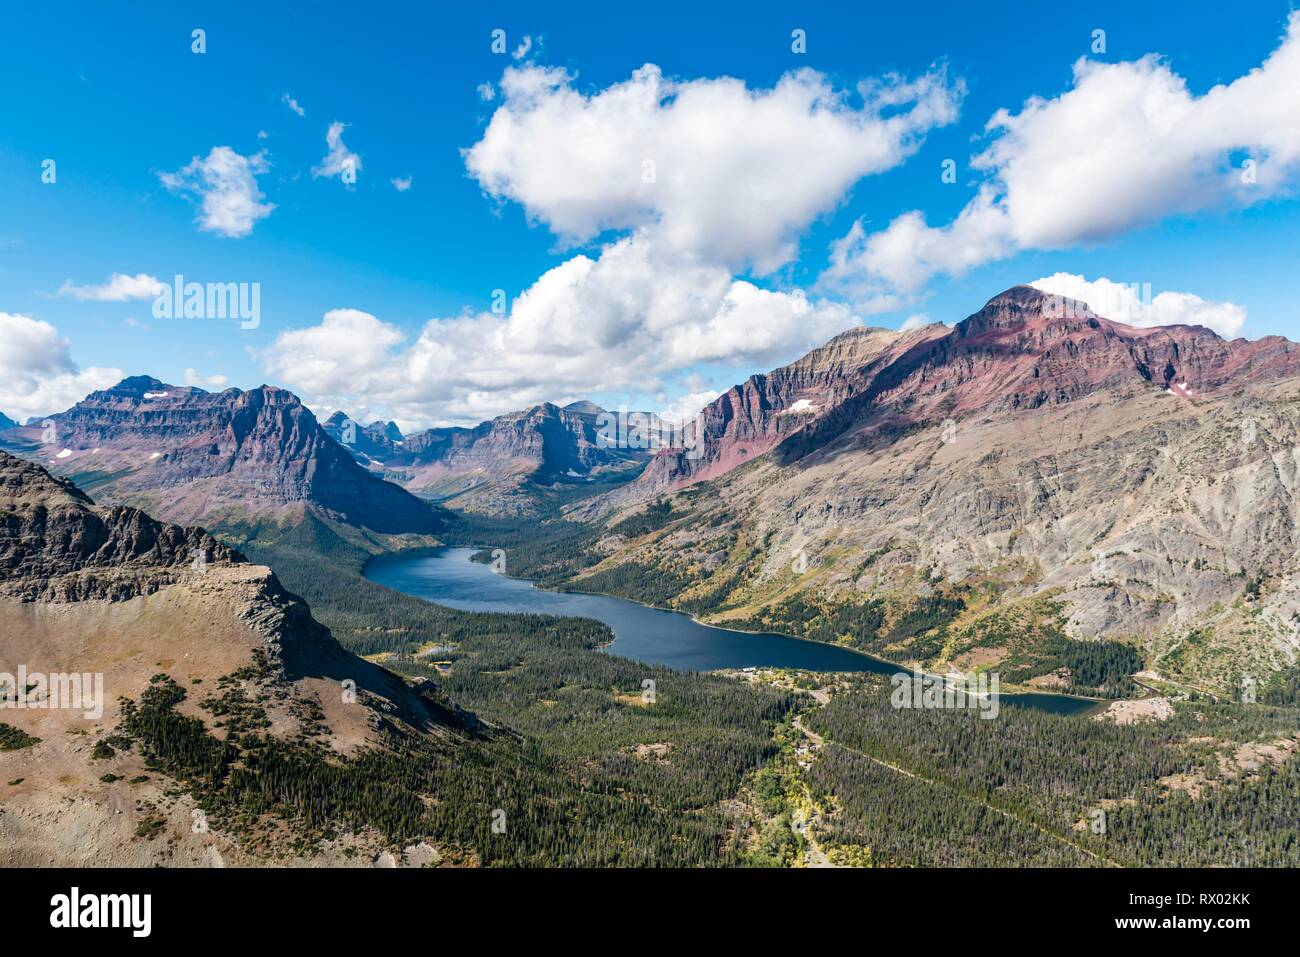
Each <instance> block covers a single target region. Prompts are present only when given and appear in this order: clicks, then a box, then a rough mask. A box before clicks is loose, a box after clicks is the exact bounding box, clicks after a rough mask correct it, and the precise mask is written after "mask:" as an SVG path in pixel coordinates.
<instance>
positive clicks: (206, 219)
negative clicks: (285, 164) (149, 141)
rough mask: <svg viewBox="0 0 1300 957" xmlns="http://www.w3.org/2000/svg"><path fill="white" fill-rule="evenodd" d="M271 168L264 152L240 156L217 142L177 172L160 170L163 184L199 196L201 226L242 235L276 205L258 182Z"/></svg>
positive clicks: (245, 234) (205, 229)
mask: <svg viewBox="0 0 1300 957" xmlns="http://www.w3.org/2000/svg"><path fill="white" fill-rule="evenodd" d="M270 168H271V164H270V163H268V162H267V160H266V154H265V153H255V154H253V155H252V156H241V155H240V154H238V153H236V152H235V151H234V150H232V149H231V148H230V147H229V146H214V147H213V148H212V150H211V151H210V152H209V153H208V155H207V157H206V158H200V157H198V156H196V157H194V159H193V160H191V161H190V164H189V165H188V166H185V167H182V168H181V169H179V170H177V171H176V172H174V173H160V174H158V178H159V179H160V180H161V181H162V184H163V185H164V186H165V187H167V189H168V190H170V191H171V192H173V193H176V194H178V195H182V194H190V195H192V196H193V197H195V198H197V199H198V200H199V204H200V205H199V214H198V217H197V220H196V221H197V222H198V224H199V229H201V230H204V231H205V232H212V233H216V234H217V235H219V236H227V237H230V238H239V237H241V236H247V235H248V234H249V233H251V232H252V231H253V226H254V225H255V224H256V223H257V221H258V220H259V219H265V218H266V217H267V216H270V215H271V211H272V210H273V209H275V204H274V203H264V202H262V200H263V199H265V197H264V196H263V195H262V192H261V190H260V189H258V186H257V176H258V174H260V173H265V172H266V171H267V170H268V169H270Z"/></svg>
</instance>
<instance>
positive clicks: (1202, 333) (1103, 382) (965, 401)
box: [640, 286, 1300, 488]
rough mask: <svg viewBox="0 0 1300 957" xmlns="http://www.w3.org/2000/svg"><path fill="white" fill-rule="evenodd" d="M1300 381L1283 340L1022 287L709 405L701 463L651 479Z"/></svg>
mask: <svg viewBox="0 0 1300 957" xmlns="http://www.w3.org/2000/svg"><path fill="white" fill-rule="evenodd" d="M1297 372H1300V346H1297V345H1296V344H1295V343H1293V342H1290V341H1288V340H1286V339H1282V338H1280V337H1276V336H1274V337H1269V338H1265V339H1260V340H1258V341H1253V342H1252V341H1247V340H1244V339H1238V340H1235V341H1231V342H1228V341H1225V340H1223V339H1221V338H1220V337H1219V336H1218V335H1216V334H1215V333H1214V332H1212V331H1210V330H1209V329H1205V328H1202V327H1199V326H1169V327H1161V328H1149V329H1139V328H1135V327H1133V326H1128V325H1125V324H1123V323H1119V322H1113V321H1111V320H1109V319H1105V318H1103V317H1101V316H1098V315H1096V314H1095V313H1093V312H1092V310H1091V309H1090V308H1089V307H1088V306H1087V305H1086V304H1085V303H1081V302H1076V301H1074V300H1070V299H1063V298H1062V297H1058V296H1050V295H1048V294H1045V293H1043V292H1041V291H1039V290H1037V289H1034V288H1032V287H1029V286H1016V287H1014V288H1012V289H1009V290H1007V291H1006V292H1004V293H1002V294H1000V295H998V296H995V297H994V298H993V299H990V300H989V301H988V303H986V304H985V306H984V307H983V308H982V309H981V310H980V311H979V312H977V313H975V314H974V315H972V316H969V317H968V318H966V319H965V320H963V321H962V322H960V323H958V324H957V325H956V326H955V327H953V328H951V329H949V328H947V327H945V326H942V325H938V324H936V325H932V326H927V327H925V328H923V329H918V330H914V331H909V332H890V331H886V330H878V329H865V328H864V329H854V330H850V331H849V332H846V333H844V334H842V335H840V336H837V337H836V338H835V339H833V340H831V342H829V343H828V344H827V345H825V346H823V347H821V348H820V349H816V350H814V351H813V352H811V353H809V354H808V355H806V356H804V357H803V358H802V359H800V360H798V361H797V362H795V363H792V364H791V365H788V366H785V367H783V368H781V369H777V370H774V371H773V372H770V373H767V374H766V375H756V376H752V377H751V378H750V379H749V380H747V381H746V382H745V383H743V384H741V385H738V386H735V387H734V388H733V389H731V390H730V391H729V392H727V393H726V394H725V395H723V396H721V397H719V398H718V399H716V400H715V401H714V402H712V403H711V404H710V405H709V406H707V407H706V408H705V409H704V412H703V422H704V429H703V441H702V442H701V443H700V445H699V451H698V454H697V455H695V456H694V457H692V456H688V455H686V454H683V453H680V452H678V453H661V454H660V455H659V456H657V457H656V459H655V460H654V461H653V462H652V463H651V465H650V467H649V468H647V469H646V472H645V474H644V475H643V476H642V478H641V479H640V482H641V483H642V484H643V485H644V486H648V487H650V488H662V487H666V486H672V485H683V484H689V483H691V482H697V481H701V480H703V479H709V478H715V477H717V476H719V475H722V474H724V473H725V472H727V471H729V470H730V469H732V468H734V467H735V466H736V465H739V464H741V463H743V462H746V461H749V460H751V459H753V458H754V457H755V456H756V455H760V454H762V453H764V452H766V451H768V450H769V449H771V448H773V447H775V446H776V445H778V444H781V443H783V446H782V451H781V456H782V460H783V461H787V462H789V461H794V460H796V459H797V458H799V457H800V456H802V455H804V454H807V453H808V452H810V451H812V450H815V449H817V448H820V447H822V446H824V445H825V444H826V443H828V442H830V441H832V440H833V439H834V438H835V437H836V436H838V435H840V434H842V433H844V432H846V431H849V430H852V429H856V428H859V427H862V426H865V425H872V424H874V425H875V426H876V427H877V428H879V429H882V430H885V431H887V432H888V431H898V430H905V429H907V428H911V427H915V426H916V425H922V424H926V423H932V422H935V421H942V420H944V419H947V418H952V419H959V418H961V417H963V416H968V415H972V414H976V413H990V412H996V411H999V410H1005V409H1033V408H1037V407H1039V406H1043V405H1051V404H1056V403H1062V402H1070V401H1073V400H1076V399H1079V398H1081V397H1083V396H1085V395H1089V394H1091V393H1093V392H1095V391H1098V390H1106V389H1115V388H1127V387H1133V386H1140V385H1155V386H1158V387H1160V388H1162V389H1168V390H1169V391H1171V392H1173V393H1174V394H1176V395H1178V396H1180V397H1182V398H1191V399H1196V398H1200V397H1206V396H1211V395H1215V394H1220V393H1222V392H1224V391H1225V390H1232V389H1234V388H1240V387H1242V386H1243V384H1245V383H1246V382H1248V381H1257V380H1261V379H1275V378H1280V377H1284V376H1288V375H1294V374H1296V373H1297ZM796 434H797V435H798V438H797V439H793V440H791V441H786V440H787V439H788V438H789V437H791V436H794V435H796Z"/></svg>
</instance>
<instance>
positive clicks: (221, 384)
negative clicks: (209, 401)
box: [185, 369, 230, 389]
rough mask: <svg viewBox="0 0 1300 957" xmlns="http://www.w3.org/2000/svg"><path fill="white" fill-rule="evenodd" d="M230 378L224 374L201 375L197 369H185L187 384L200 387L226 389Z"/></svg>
mask: <svg viewBox="0 0 1300 957" xmlns="http://www.w3.org/2000/svg"><path fill="white" fill-rule="evenodd" d="M229 381H230V380H229V379H227V378H226V377H225V376H223V375H200V374H199V371H198V370H197V369H186V370H185V385H192V386H197V387H199V388H200V389H224V388H225V387H226V383H227V382H229Z"/></svg>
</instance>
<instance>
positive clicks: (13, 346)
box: [0, 312, 124, 422]
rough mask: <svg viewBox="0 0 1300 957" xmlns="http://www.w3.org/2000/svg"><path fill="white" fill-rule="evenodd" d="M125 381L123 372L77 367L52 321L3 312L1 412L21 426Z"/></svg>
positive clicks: (0, 316)
mask: <svg viewBox="0 0 1300 957" xmlns="http://www.w3.org/2000/svg"><path fill="white" fill-rule="evenodd" d="M123 377H124V373H123V372H122V370H121V369H103V368H97V367H92V368H88V369H79V368H78V367H77V365H76V363H74V362H73V361H72V356H71V354H70V352H69V349H68V341H67V340H66V339H64V338H63V337H62V336H60V335H59V333H58V330H56V329H55V328H54V327H53V326H52V325H50V324H49V323H48V322H43V321H41V320H39V319H33V318H31V317H30V316H22V315H15V314H13V313H7V312H0V409H3V410H4V411H5V412H7V413H8V414H9V415H11V416H13V417H14V418H15V419H17V420H18V421H19V422H22V421H25V420H26V419H27V418H29V417H31V416H33V415H49V414H50V413H53V412H62V411H63V410H65V409H67V408H69V407H71V406H73V405H75V404H76V403H77V402H80V401H81V400H82V399H84V398H85V397H86V395H87V394H88V393H90V392H94V391H95V390H96V389H105V388H108V387H109V386H111V385H113V384H115V383H117V382H120V381H121V380H122V378H123Z"/></svg>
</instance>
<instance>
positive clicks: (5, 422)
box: [0, 412, 18, 431]
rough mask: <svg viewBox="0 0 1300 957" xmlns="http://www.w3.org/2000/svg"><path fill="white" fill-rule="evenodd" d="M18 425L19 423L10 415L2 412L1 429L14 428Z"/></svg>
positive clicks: (0, 416)
mask: <svg viewBox="0 0 1300 957" xmlns="http://www.w3.org/2000/svg"><path fill="white" fill-rule="evenodd" d="M17 425H18V423H17V422H15V421H14V420H13V419H11V418H9V416H7V415H5V414H4V413H3V412H0V431H3V430H5V429H12V428H14V427H15V426H17Z"/></svg>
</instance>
